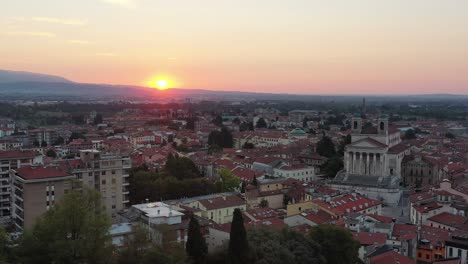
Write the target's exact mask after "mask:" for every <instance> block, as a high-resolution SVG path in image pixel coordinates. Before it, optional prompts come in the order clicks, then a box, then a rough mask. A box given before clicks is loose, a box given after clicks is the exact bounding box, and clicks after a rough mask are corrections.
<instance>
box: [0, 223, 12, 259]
mask: <svg viewBox="0 0 468 264" xmlns="http://www.w3.org/2000/svg"><path fill="white" fill-rule="evenodd" d="M12 249H13V242H12V241H11V239H10V236H9V235H8V233H7V232H6V231H5V230H4V229H3V228H2V227H0V263H15V262H16V261H15V259H14V254H13V251H12Z"/></svg>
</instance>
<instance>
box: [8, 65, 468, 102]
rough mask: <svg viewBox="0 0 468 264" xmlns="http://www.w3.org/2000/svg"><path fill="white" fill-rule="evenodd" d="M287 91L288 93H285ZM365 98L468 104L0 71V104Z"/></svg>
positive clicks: (429, 97) (418, 97) (439, 96)
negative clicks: (113, 82) (110, 82)
mask: <svg viewBox="0 0 468 264" xmlns="http://www.w3.org/2000/svg"><path fill="white" fill-rule="evenodd" d="M285 90H286V89H285ZM363 96H365V97H366V98H369V100H372V101H382V102H384V101H391V100H398V101H408V102H418V101H440V100H457V101H460V100H463V101H465V100H468V96H466V95H450V94H437V95H412V96H408V95H405V96H375V95H350V96H344V95H343V96H339V95H304V94H302V95H299V94H271V93H255V92H238V91H211V90H201V89H168V90H165V91H159V90H157V89H152V88H147V87H141V86H132V85H107V84H92V83H77V82H72V81H70V80H68V79H66V78H63V77H60V76H55V75H46V74H39V73H32V72H23V71H7V70H0V100H1V101H13V100H37V101H39V100H52V101H54V100H55V101H63V100H67V101H81V102H83V101H84V102H86V101H89V102H93V101H110V100H127V101H132V100H133V101H160V102H169V101H174V100H185V99H191V100H194V101H199V100H226V101H252V100H288V101H316V102H344V101H346V102H349V101H354V102H360V101H361V100H362V98H363Z"/></svg>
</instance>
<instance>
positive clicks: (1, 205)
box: [0, 150, 42, 225]
mask: <svg viewBox="0 0 468 264" xmlns="http://www.w3.org/2000/svg"><path fill="white" fill-rule="evenodd" d="M35 164H36V165H37V164H42V155H41V154H40V153H37V152H35V151H22V150H8V151H0V225H7V224H8V223H10V222H11V215H12V211H11V209H12V203H11V200H12V197H11V194H12V185H11V183H12V181H11V178H10V171H11V170H16V169H18V168H21V167H23V166H28V165H35Z"/></svg>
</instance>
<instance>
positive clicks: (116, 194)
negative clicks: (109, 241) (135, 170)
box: [58, 149, 131, 219]
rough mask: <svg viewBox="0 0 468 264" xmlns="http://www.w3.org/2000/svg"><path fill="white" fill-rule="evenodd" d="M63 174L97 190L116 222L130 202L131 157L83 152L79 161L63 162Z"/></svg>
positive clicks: (98, 152)
mask: <svg viewBox="0 0 468 264" xmlns="http://www.w3.org/2000/svg"><path fill="white" fill-rule="evenodd" d="M58 165H59V166H60V167H61V169H62V170H63V171H66V172H68V173H70V174H71V175H74V176H75V177H76V179H78V180H80V181H81V182H82V183H83V186H85V187H88V188H92V189H95V190H97V191H98V192H99V193H100V194H101V198H102V202H103V204H104V206H105V208H106V211H107V213H108V215H109V216H110V217H112V219H114V218H115V217H116V216H117V212H119V211H121V210H122V209H125V208H126V207H127V205H128V203H129V198H128V195H129V191H128V186H129V179H128V177H129V170H130V168H131V160H130V158H129V157H127V156H121V155H114V154H103V153H101V151H98V150H95V149H89V150H81V151H80V158H79V159H71V160H65V161H59V164H58Z"/></svg>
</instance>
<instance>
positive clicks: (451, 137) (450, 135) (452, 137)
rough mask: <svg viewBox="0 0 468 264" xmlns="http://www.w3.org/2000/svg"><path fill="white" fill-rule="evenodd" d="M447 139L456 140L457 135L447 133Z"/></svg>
mask: <svg viewBox="0 0 468 264" xmlns="http://www.w3.org/2000/svg"><path fill="white" fill-rule="evenodd" d="M445 137H446V138H450V139H454V138H455V135H454V134H452V133H450V132H447V133H445Z"/></svg>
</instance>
